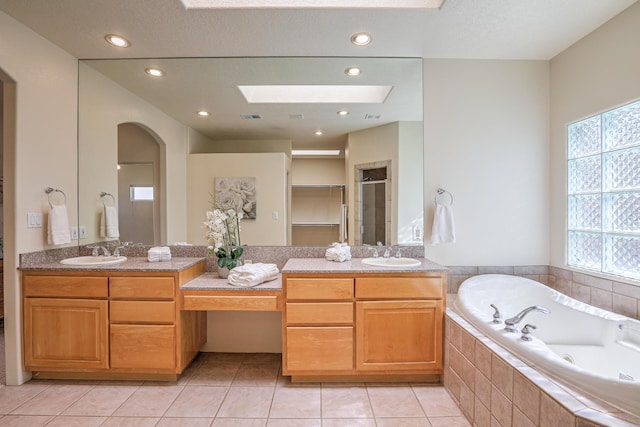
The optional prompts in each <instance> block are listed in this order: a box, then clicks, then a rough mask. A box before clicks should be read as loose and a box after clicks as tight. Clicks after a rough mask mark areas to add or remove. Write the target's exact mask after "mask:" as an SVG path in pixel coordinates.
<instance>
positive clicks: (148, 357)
mask: <svg viewBox="0 0 640 427" xmlns="http://www.w3.org/2000/svg"><path fill="white" fill-rule="evenodd" d="M54 267H55V268H54ZM62 267H63V266H60V267H58V265H56V264H52V265H50V266H48V265H44V266H41V268H40V269H25V270H22V274H21V275H22V297H23V340H24V367H25V369H26V370H30V371H34V377H40V378H113V379H116V378H128V379H129V378H137V379H147V378H149V379H176V378H177V377H178V376H179V374H181V373H182V371H183V370H184V369H185V368H186V367H187V366H188V365H189V363H190V362H191V361H192V360H193V358H194V357H195V356H196V355H197V354H198V352H199V350H200V347H201V346H202V345H203V344H204V342H205V341H206V313H204V312H195V311H183V310H182V298H181V293H180V285H182V284H183V283H186V282H188V281H190V280H192V279H193V278H194V277H197V276H200V275H201V274H203V273H204V271H205V267H206V264H205V260H204V259H202V258H200V259H197V258H196V259H192V258H185V259H179V258H178V259H174V260H172V261H171V262H170V263H148V262H146V259H143V258H139V259H135V258H134V259H132V260H128V261H127V262H126V263H123V264H119V265H117V266H115V265H114V266H109V267H107V266H104V267H100V268H99V269H90V270H87V269H77V268H76V269H74V268H62ZM47 268H49V269H47Z"/></svg>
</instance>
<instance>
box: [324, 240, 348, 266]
mask: <svg viewBox="0 0 640 427" xmlns="http://www.w3.org/2000/svg"><path fill="white" fill-rule="evenodd" d="M324 257H325V258H326V259H327V260H328V261H337V262H344V261H349V260H350V259H351V248H350V247H349V245H347V244H346V243H332V244H331V246H330V247H329V248H328V249H327V250H326V252H325V253H324Z"/></svg>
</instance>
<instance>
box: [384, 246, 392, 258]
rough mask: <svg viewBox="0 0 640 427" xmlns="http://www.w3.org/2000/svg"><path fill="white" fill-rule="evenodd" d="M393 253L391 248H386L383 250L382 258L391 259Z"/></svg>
mask: <svg viewBox="0 0 640 427" xmlns="http://www.w3.org/2000/svg"><path fill="white" fill-rule="evenodd" d="M392 251H393V246H387V247H386V248H385V250H384V255H382V256H383V257H384V258H391V252H392Z"/></svg>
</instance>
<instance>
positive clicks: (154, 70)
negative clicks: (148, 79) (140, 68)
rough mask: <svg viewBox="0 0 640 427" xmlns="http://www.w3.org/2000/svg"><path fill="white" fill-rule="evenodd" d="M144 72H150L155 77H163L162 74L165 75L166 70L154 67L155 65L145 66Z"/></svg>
mask: <svg viewBox="0 0 640 427" xmlns="http://www.w3.org/2000/svg"><path fill="white" fill-rule="evenodd" d="M144 72H145V73H147V74H149V75H150V76H153V77H162V76H164V71H162V70H161V69H159V68H153V67H149V68H145V70H144Z"/></svg>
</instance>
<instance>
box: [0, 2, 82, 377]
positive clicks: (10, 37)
mask: <svg viewBox="0 0 640 427" xmlns="http://www.w3.org/2000/svg"><path fill="white" fill-rule="evenodd" d="M0 69H1V70H2V73H1V74H2V75H3V76H2V78H3V80H9V79H10V80H12V81H13V82H15V92H14V91H13V88H10V89H9V90H8V91H7V90H6V89H7V87H5V91H4V92H5V96H9V97H13V95H14V93H15V110H14V111H6V110H5V111H4V114H5V118H7V119H8V120H11V121H12V122H13V123H10V124H7V126H5V128H6V129H5V131H8V132H9V133H10V134H11V135H7V133H5V137H4V138H3V143H4V145H5V147H4V148H5V150H4V151H5V156H4V174H5V186H4V187H5V203H4V209H5V215H4V218H5V233H4V238H5V252H4V285H5V286H4V287H5V342H6V370H7V384H19V383H22V382H24V381H25V380H26V379H28V378H29V377H28V374H27V373H25V372H23V371H22V352H21V341H20V327H21V325H20V321H19V319H20V312H21V311H20V293H19V280H18V272H17V270H16V267H17V262H18V261H17V255H18V254H20V253H24V252H32V251H38V250H42V249H47V248H50V247H51V246H48V245H47V244H46V234H45V233H46V227H43V228H34V229H27V224H26V218H27V212H41V213H43V214H45V215H44V216H43V221H44V222H45V224H46V213H47V212H48V205H47V197H46V194H45V193H44V189H45V188H46V187H48V186H51V187H54V188H59V189H62V190H63V191H64V192H65V193H66V195H67V209H68V212H69V222H70V223H71V224H74V223H76V222H77V194H76V188H77V172H76V164H77V163H76V162H77V159H76V144H77V118H76V117H77V115H76V114H77V110H76V100H77V82H78V71H77V70H78V69H77V61H76V59H75V58H74V57H72V56H71V55H69V54H68V53H66V52H64V51H62V50H61V49H59V48H58V47H57V46H55V45H53V44H52V43H50V42H49V41H47V40H45V39H43V38H42V37H40V36H39V35H36V34H35V33H34V32H32V31H31V30H29V29H28V28H26V27H25V26H23V25H22V24H19V23H18V22H16V21H15V20H14V19H13V18H10V17H9V16H7V15H6V14H4V13H2V12H0ZM13 117H15V119H13ZM14 126H15V128H14ZM13 128H14V129H13ZM12 130H15V132H12ZM14 137H15V139H14ZM12 199H13V200H12ZM8 211H10V212H8ZM14 218H15V223H13V219H14ZM76 244H77V242H72V243H71V244H70V246H74V245H76Z"/></svg>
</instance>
